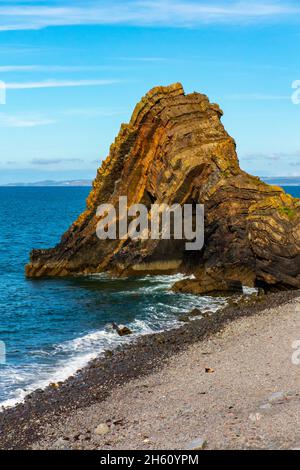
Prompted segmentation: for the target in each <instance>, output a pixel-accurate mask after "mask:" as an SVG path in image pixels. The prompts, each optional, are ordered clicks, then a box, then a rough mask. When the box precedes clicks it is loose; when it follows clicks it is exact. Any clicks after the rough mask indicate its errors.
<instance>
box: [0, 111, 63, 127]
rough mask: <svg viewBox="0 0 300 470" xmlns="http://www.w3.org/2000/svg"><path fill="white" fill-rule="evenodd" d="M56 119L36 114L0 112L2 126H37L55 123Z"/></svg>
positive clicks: (0, 125) (0, 124)
mask: <svg viewBox="0 0 300 470" xmlns="http://www.w3.org/2000/svg"><path fill="white" fill-rule="evenodd" d="M55 122H56V121H55V120H54V119H48V118H44V117H40V116H34V115H10V114H6V113H0V127H37V126H46V125H50V124H55Z"/></svg>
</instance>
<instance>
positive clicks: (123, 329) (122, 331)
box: [112, 323, 132, 336]
mask: <svg viewBox="0 0 300 470" xmlns="http://www.w3.org/2000/svg"><path fill="white" fill-rule="evenodd" d="M112 327H113V329H114V330H115V331H116V332H117V333H118V335H119V336H127V335H132V331H131V329H130V328H128V327H127V326H125V325H117V324H116V323H113V324H112Z"/></svg>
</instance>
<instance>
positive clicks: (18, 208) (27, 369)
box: [0, 187, 225, 407]
mask: <svg viewBox="0 0 300 470" xmlns="http://www.w3.org/2000/svg"><path fill="white" fill-rule="evenodd" d="M89 191H90V189H89V188H63V187H61V188H49V187H48V188H37V187H33V188H29V187H25V188H24V187H23V188H22V187H18V188H15V187H2V188H1V187H0V214H1V219H0V341H2V342H4V343H5V345H6V364H2V365H0V407H3V406H12V405H14V404H15V403H18V402H20V401H22V400H23V399H24V397H25V396H26V395H27V394H28V393H30V392H31V391H33V390H35V389H37V388H44V387H46V386H47V385H48V384H49V383H51V382H58V381H62V380H65V379H66V378H68V377H69V376H71V375H73V374H74V373H75V372H76V371H77V370H78V369H80V368H82V367H83V366H85V365H86V364H87V363H88V362H89V361H90V360H91V359H93V358H95V357H97V356H99V355H101V353H103V351H105V350H107V349H111V348H114V347H116V346H117V345H118V344H120V343H122V342H124V341H133V340H134V339H135V338H136V337H137V336H138V335H141V334H146V333H151V332H154V331H160V330H164V329H168V328H172V327H176V326H177V325H179V321H178V316H179V315H181V314H182V313H184V312H188V311H190V310H191V309H192V308H194V307H199V308H202V309H209V310H212V309H213V310H217V309H218V308H220V306H221V305H223V304H224V302H225V301H224V300H223V299H212V298H209V297H196V296H193V295H180V294H175V293H172V292H170V290H169V288H170V287H171V285H172V284H173V283H174V282H175V281H176V280H177V279H180V276H152V277H151V276H146V277H140V278H127V279H110V278H109V277H108V276H106V275H94V276H85V277H78V278H74V279H50V280H49V279H48V280H28V279H26V278H25V276H24V266H25V264H26V263H27V262H28V259H29V258H28V256H29V252H30V251H31V249H32V248H33V247H34V248H47V247H52V246H54V245H56V244H57V243H58V242H59V240H60V237H61V235H62V234H63V233H64V232H65V231H66V230H67V229H68V227H69V226H70V224H71V223H72V222H73V221H74V220H75V218H77V216H78V215H79V214H80V213H81V212H82V211H83V210H84V208H85V200H86V197H87V195H88V193H89ZM112 321H115V322H117V323H119V324H120V323H122V324H126V325H127V326H129V327H130V328H131V329H132V330H133V332H134V334H133V335H132V336H130V337H126V338H120V337H119V336H117V335H116V333H115V332H112V331H111V330H110V329H109V328H107V325H108V324H109V323H111V322H112Z"/></svg>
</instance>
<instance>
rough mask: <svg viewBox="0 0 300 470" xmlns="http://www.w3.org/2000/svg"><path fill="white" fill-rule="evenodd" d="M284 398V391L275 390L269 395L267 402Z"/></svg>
mask: <svg viewBox="0 0 300 470" xmlns="http://www.w3.org/2000/svg"><path fill="white" fill-rule="evenodd" d="M285 398H286V393H285V392H275V393H272V395H270V396H269V398H268V401H269V403H275V402H277V401H280V400H284V399H285Z"/></svg>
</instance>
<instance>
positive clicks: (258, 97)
mask: <svg viewBox="0 0 300 470" xmlns="http://www.w3.org/2000/svg"><path fill="white" fill-rule="evenodd" d="M224 99H226V100H233V101H281V100H291V96H290V95H268V94H264V93H234V94H231V95H226V96H225V97H224Z"/></svg>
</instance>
